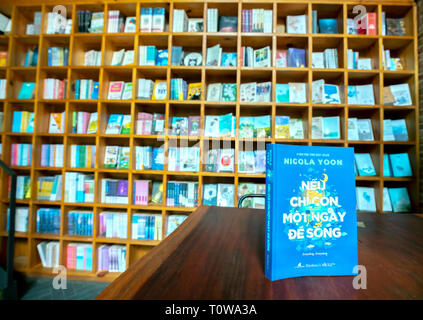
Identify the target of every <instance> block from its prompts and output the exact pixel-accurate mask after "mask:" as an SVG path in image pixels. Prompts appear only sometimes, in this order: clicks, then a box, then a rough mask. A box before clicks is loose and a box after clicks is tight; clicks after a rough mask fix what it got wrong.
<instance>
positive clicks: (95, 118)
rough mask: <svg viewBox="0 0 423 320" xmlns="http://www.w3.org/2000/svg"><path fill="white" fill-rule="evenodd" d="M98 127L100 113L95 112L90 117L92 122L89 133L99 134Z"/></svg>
mask: <svg viewBox="0 0 423 320" xmlns="http://www.w3.org/2000/svg"><path fill="white" fill-rule="evenodd" d="M97 125H98V113H97V112H93V113H91V115H90V122H89V123H88V129H87V133H88V134H91V133H97Z"/></svg>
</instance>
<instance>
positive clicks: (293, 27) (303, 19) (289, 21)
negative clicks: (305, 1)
mask: <svg viewBox="0 0 423 320" xmlns="http://www.w3.org/2000/svg"><path fill="white" fill-rule="evenodd" d="M286 30H287V33H297V34H298V33H299V34H305V33H307V15H298V16H287V17H286Z"/></svg>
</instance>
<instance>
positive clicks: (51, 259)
mask: <svg viewBox="0 0 423 320" xmlns="http://www.w3.org/2000/svg"><path fill="white" fill-rule="evenodd" d="M37 251H38V254H39V255H40V260H41V265H42V266H43V267H44V268H56V267H58V266H59V265H60V242H59V241H41V242H40V243H39V244H37Z"/></svg>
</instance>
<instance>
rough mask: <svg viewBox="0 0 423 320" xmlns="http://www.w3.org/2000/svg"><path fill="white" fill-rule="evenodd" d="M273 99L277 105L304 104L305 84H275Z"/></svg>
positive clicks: (305, 95) (305, 99)
mask: <svg viewBox="0 0 423 320" xmlns="http://www.w3.org/2000/svg"><path fill="white" fill-rule="evenodd" d="M275 91H276V92H275V99H276V102H279V103H306V102H307V96H308V92H307V84H306V83H303V82H290V83H276V85H275Z"/></svg>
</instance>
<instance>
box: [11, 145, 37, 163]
mask: <svg viewBox="0 0 423 320" xmlns="http://www.w3.org/2000/svg"><path fill="white" fill-rule="evenodd" d="M31 163H32V144H27V143H13V144H12V148H11V160H10V165H12V166H23V167H27V166H28V167H29V166H31Z"/></svg>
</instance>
